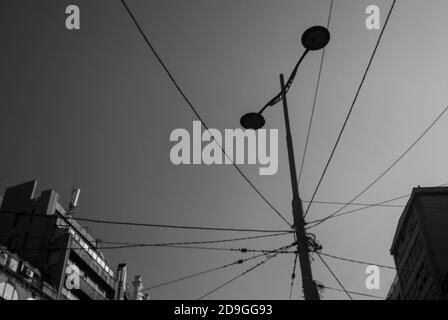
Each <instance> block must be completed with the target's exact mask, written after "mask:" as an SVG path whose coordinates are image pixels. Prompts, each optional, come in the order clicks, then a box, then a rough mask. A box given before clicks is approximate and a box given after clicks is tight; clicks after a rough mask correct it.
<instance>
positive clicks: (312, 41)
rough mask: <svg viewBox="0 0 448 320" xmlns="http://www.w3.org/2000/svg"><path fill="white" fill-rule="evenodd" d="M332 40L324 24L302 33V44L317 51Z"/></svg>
mask: <svg viewBox="0 0 448 320" xmlns="http://www.w3.org/2000/svg"><path fill="white" fill-rule="evenodd" d="M328 42H330V32H329V31H328V29H327V28H325V27H322V26H314V27H311V28H309V29H307V30H306V31H305V32H304V33H303V35H302V45H303V46H304V47H305V49H307V50H311V51H315V50H320V49H322V48H323V47H325V46H326V45H327V44H328Z"/></svg>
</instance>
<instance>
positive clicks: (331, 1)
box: [297, 0, 334, 218]
mask: <svg viewBox="0 0 448 320" xmlns="http://www.w3.org/2000/svg"><path fill="white" fill-rule="evenodd" d="M333 2H334V0H330V12H329V13H328V20H327V29H330V22H331V15H332V13H333ZM326 49H327V48H326V47H324V49H323V50H322V56H321V59H320V65H319V73H318V75H317V83H316V90H315V91H314V99H313V107H312V109H311V116H310V122H309V125H308V132H307V134H306V140H305V147H304V148H303V154H302V161H301V163H300V170H299V177H298V178H297V184H300V179H301V178H302V171H303V166H304V164H305V159H306V153H307V151H308V143H309V139H310V135H311V127H312V125H313V120H314V113H315V110H316V102H317V96H318V93H319V87H320V79H321V76H322V69H323V64H324V60H325V51H326ZM305 217H306V215H305V216H304V218H305Z"/></svg>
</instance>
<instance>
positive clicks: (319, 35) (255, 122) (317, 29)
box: [240, 26, 330, 130]
mask: <svg viewBox="0 0 448 320" xmlns="http://www.w3.org/2000/svg"><path fill="white" fill-rule="evenodd" d="M329 41H330V32H329V31H328V29H327V28H325V27H322V26H314V27H311V28H309V29H307V30H306V31H305V32H304V33H303V35H302V38H301V42H302V45H303V47H304V48H305V52H304V53H303V54H302V56H301V57H300V59H299V61H298V62H297V64H296V66H295V68H294V69H293V71H292V73H291V75H290V76H289V79H288V82H287V83H286V85H285V91H286V92H287V91H288V89H289V88H290V86H291V84H292V82H293V81H294V78H295V75H296V73H297V70H298V68H299V66H300V64H301V62H302V61H303V59H304V58H305V56H306V55H307V54H308V52H309V51H317V50H320V49H322V48H324V47H325V46H326V45H327V44H328V42H329ZM286 92H285V93H286ZM281 100H282V92H280V93H279V94H277V95H276V96H275V97H274V98H273V99H271V100H270V101H269V102H268V103H267V104H266V105H265V106H264V107H263V108H262V109H261V110H260V111H259V112H250V113H247V114H245V115H244V116H242V117H241V120H240V123H241V125H242V126H243V128H245V129H253V130H258V129H260V128H262V127H263V126H264V125H265V123H266V120H265V119H264V117H263V115H262V113H263V112H264V110H266V108H267V107H270V106H273V105H275V104H277V103H278V102H279V101H281Z"/></svg>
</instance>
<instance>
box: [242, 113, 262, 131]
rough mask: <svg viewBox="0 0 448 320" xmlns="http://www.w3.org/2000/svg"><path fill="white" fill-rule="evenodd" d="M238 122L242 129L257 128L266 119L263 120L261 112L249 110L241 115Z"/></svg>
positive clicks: (260, 126)
mask: <svg viewBox="0 0 448 320" xmlns="http://www.w3.org/2000/svg"><path fill="white" fill-rule="evenodd" d="M240 123H241V125H242V126H243V128H244V129H253V130H258V129H260V128H262V127H263V126H264V124H265V123H266V121H265V120H264V117H263V116H262V115H261V114H259V113H255V112H251V113H246V114H245V115H244V116H242V117H241V120H240Z"/></svg>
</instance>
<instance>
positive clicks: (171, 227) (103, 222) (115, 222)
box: [0, 210, 294, 233]
mask: <svg viewBox="0 0 448 320" xmlns="http://www.w3.org/2000/svg"><path fill="white" fill-rule="evenodd" d="M0 212H2V213H6V214H17V215H32V216H35V217H53V215H47V214H36V213H35V214H33V213H28V212H14V211H9V210H0ZM63 217H64V218H66V219H68V220H77V221H84V222H91V223H100V224H111V225H126V226H134V227H152V228H168V229H187V230H204V231H231V232H260V233H279V232H294V231H293V230H266V229H245V228H216V227H203V226H183V225H169V224H155V223H142V222H131V221H114V220H99V219H89V218H80V217H76V218H74V217H69V216H63Z"/></svg>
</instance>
